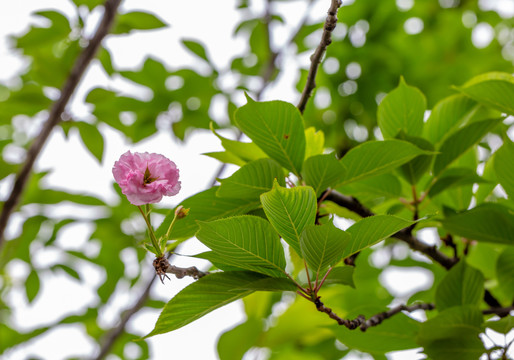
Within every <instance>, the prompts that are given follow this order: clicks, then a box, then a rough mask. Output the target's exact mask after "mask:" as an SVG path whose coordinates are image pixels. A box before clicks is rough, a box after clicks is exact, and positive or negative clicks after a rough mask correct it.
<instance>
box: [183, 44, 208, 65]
mask: <svg viewBox="0 0 514 360" xmlns="http://www.w3.org/2000/svg"><path fill="white" fill-rule="evenodd" d="M182 44H183V45H184V46H185V47H186V48H187V49H188V50H189V51H191V52H192V53H193V54H195V55H196V56H198V57H199V58H201V59H203V60H205V61H206V62H207V63H208V64H210V63H211V62H210V61H209V58H208V57H207V52H206V51H205V47H204V46H203V45H202V44H201V43H199V42H198V41H194V40H185V39H183V40H182Z"/></svg>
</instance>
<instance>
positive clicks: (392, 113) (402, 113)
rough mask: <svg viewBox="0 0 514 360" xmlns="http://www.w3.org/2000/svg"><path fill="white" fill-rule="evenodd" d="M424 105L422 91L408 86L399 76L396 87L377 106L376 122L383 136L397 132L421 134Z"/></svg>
mask: <svg viewBox="0 0 514 360" xmlns="http://www.w3.org/2000/svg"><path fill="white" fill-rule="evenodd" d="M426 106H427V102H426V99H425V96H424V95H423V93H422V92H421V91H419V90H418V89H417V88H415V87H412V86H408V85H407V83H406V82H405V80H404V79H403V77H401V78H400V84H399V85H398V87H397V88H396V89H394V90H393V91H391V92H390V93H389V94H388V95H387V96H386V97H385V98H384V99H383V100H382V102H381V103H380V105H379V106H378V114H377V122H378V126H379V127H380V130H382V135H384V138H385V139H390V138H394V137H396V135H397V134H398V133H399V132H403V133H405V134H407V135H410V136H419V135H421V133H422V132H423V115H424V113H425V109H426Z"/></svg>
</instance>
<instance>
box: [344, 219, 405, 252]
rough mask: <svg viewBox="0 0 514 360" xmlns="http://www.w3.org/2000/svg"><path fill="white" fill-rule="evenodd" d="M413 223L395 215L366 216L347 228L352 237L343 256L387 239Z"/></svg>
mask: <svg viewBox="0 0 514 360" xmlns="http://www.w3.org/2000/svg"><path fill="white" fill-rule="evenodd" d="M413 223H414V221H409V220H404V219H402V218H399V217H396V216H393V215H375V216H370V217H367V218H364V219H362V220H360V221H358V222H356V223H355V224H353V225H352V226H350V227H349V228H348V229H347V230H346V232H348V233H350V235H351V236H352V238H351V240H350V244H349V245H348V246H347V247H346V249H345V251H344V254H343V257H344V258H346V257H348V256H350V255H352V254H355V253H356V252H359V251H362V250H363V249H365V248H367V247H370V246H371V245H374V244H376V243H377V242H379V241H382V240H384V239H387V238H388V237H390V236H392V235H394V234H396V233H397V232H398V231H400V230H401V229H404V228H406V227H408V226H410V225H412V224H413Z"/></svg>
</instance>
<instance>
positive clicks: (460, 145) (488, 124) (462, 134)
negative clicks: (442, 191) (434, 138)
mask: <svg viewBox="0 0 514 360" xmlns="http://www.w3.org/2000/svg"><path fill="white" fill-rule="evenodd" d="M501 121H502V119H494V120H484V121H477V122H474V123H471V124H469V125H467V126H465V127H463V128H461V129H459V130H458V131H456V132H455V133H454V134H452V135H450V136H449V137H447V138H446V140H444V142H443V143H442V144H441V147H440V148H439V149H438V151H439V152H440V154H438V155H436V158H435V161H434V166H433V172H434V175H436V176H438V175H440V174H441V172H442V171H443V170H444V169H446V168H447V167H448V166H449V165H450V164H451V163H452V162H454V161H455V160H456V159H458V158H459V156H461V155H462V154H464V152H466V150H468V149H469V148H470V147H472V146H473V145H475V144H476V143H478V142H479V141H480V139H482V138H483V137H484V136H485V135H486V134H487V133H488V132H489V131H491V130H492V129H493V128H494V127H495V126H496V125H498V124H499V123H500V122H501Z"/></svg>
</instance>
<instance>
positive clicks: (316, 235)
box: [300, 222, 351, 276]
mask: <svg viewBox="0 0 514 360" xmlns="http://www.w3.org/2000/svg"><path fill="white" fill-rule="evenodd" d="M350 237H351V235H350V234H348V233H347V232H345V231H343V230H340V229H338V228H336V227H335V226H334V224H333V223H332V222H330V223H328V224H325V225H321V226H319V225H309V226H307V227H306V228H305V229H304V230H303V232H302V235H301V237H300V248H301V250H302V256H303V258H304V259H305V261H307V265H309V267H310V268H311V269H312V270H313V271H314V272H315V274H318V275H319V276H323V272H324V271H325V270H326V269H327V268H328V267H329V266H334V265H336V264H337V263H338V262H339V261H341V259H342V256H343V253H344V249H345V248H346V247H347V246H348V243H349V241H350Z"/></svg>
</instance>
